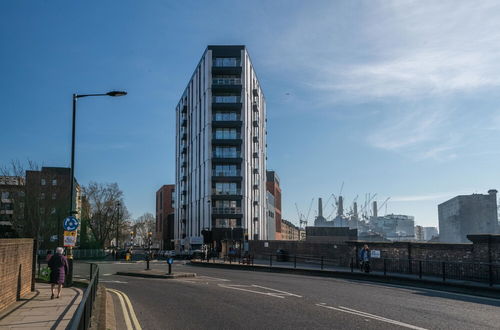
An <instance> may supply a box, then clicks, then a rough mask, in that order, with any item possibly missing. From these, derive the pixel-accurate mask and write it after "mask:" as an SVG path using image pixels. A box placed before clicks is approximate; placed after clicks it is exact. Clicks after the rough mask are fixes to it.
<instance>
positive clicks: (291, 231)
mask: <svg viewBox="0 0 500 330" xmlns="http://www.w3.org/2000/svg"><path fill="white" fill-rule="evenodd" d="M281 240H284V241H299V240H300V229H299V227H297V226H296V225H294V224H293V223H291V222H290V221H288V220H285V219H281Z"/></svg>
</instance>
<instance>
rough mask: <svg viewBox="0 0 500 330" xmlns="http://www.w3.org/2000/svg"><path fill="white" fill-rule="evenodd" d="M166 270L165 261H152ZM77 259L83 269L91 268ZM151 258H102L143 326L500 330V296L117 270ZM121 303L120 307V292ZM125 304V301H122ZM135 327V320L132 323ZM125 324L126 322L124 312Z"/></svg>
mask: <svg viewBox="0 0 500 330" xmlns="http://www.w3.org/2000/svg"><path fill="white" fill-rule="evenodd" d="M151 265H152V268H154V269H160V268H161V269H165V270H166V269H167V268H166V265H165V263H152V264H151ZM82 267H84V266H82V265H77V266H76V269H78V270H77V273H81V272H83V273H84V271H85V270H86V268H82ZM144 268H145V265H144V263H137V264H125V263H114V264H113V263H101V264H100V270H101V283H103V284H104V285H105V286H106V287H108V288H111V289H116V290H119V291H121V292H123V293H125V294H126V296H127V297H128V298H129V299H130V302H131V304H132V305H133V309H134V311H135V315H136V316H137V319H138V323H140V326H141V327H142V329H235V328H239V329H405V328H406V329H499V328H500V301H499V300H496V299H491V298H481V297H474V296H470V295H462V294H456V293H447V292H444V291H437V290H430V289H422V288H412V287H403V286H393V285H388V284H379V283H370V282H362V281H352V280H344V279H334V278H322V277H314V276H302V275H291V274H278V273H265V272H252V271H241V270H226V269H216V268H202V267H195V266H190V265H188V264H186V265H183V264H182V263H178V262H177V261H176V264H175V265H174V269H173V270H174V272H194V273H196V274H197V275H198V276H197V277H196V278H185V279H146V278H135V277H126V276H117V275H113V274H114V273H116V271H119V270H130V269H144ZM114 300H115V307H116V306H120V303H119V301H118V299H117V298H114ZM116 308H118V307H116ZM131 323H132V326H133V325H134V324H133V322H131ZM117 327H118V328H126V324H125V322H124V320H123V318H120V319H119V320H118V325H117Z"/></svg>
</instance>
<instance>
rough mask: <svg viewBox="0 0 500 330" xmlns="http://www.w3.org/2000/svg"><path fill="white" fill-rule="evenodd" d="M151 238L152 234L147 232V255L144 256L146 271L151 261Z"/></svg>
mask: <svg viewBox="0 0 500 330" xmlns="http://www.w3.org/2000/svg"><path fill="white" fill-rule="evenodd" d="M152 236H153V233H152V232H149V233H148V255H147V256H146V262H147V268H146V270H149V260H151V243H152V241H151V240H152Z"/></svg>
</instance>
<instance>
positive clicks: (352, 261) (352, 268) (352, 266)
mask: <svg viewBox="0 0 500 330" xmlns="http://www.w3.org/2000/svg"><path fill="white" fill-rule="evenodd" d="M353 259H354V258H353V257H351V273H354V260H353Z"/></svg>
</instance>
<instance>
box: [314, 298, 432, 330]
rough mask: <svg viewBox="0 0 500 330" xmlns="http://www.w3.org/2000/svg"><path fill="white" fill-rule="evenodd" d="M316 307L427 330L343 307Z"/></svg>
mask: <svg viewBox="0 0 500 330" xmlns="http://www.w3.org/2000/svg"><path fill="white" fill-rule="evenodd" d="M316 306H318V307H323V308H327V309H332V310H335V311H339V312H343V313H348V314H354V315H357V316H361V317H365V318H370V319H373V320H377V321H381V322H386V323H390V324H394V325H399V326H401V327H404V328H408V329H415V330H427V329H425V328H421V327H417V326H415V325H411V324H408V323H404V322H400V321H396V320H392V319H388V318H385V317H382V316H378V315H374V314H370V313H366V312H362V311H358V310H355V309H352V308H347V307H343V306H339V307H340V308H337V307H332V306H327V305H325V304H324V303H321V304H316Z"/></svg>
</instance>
